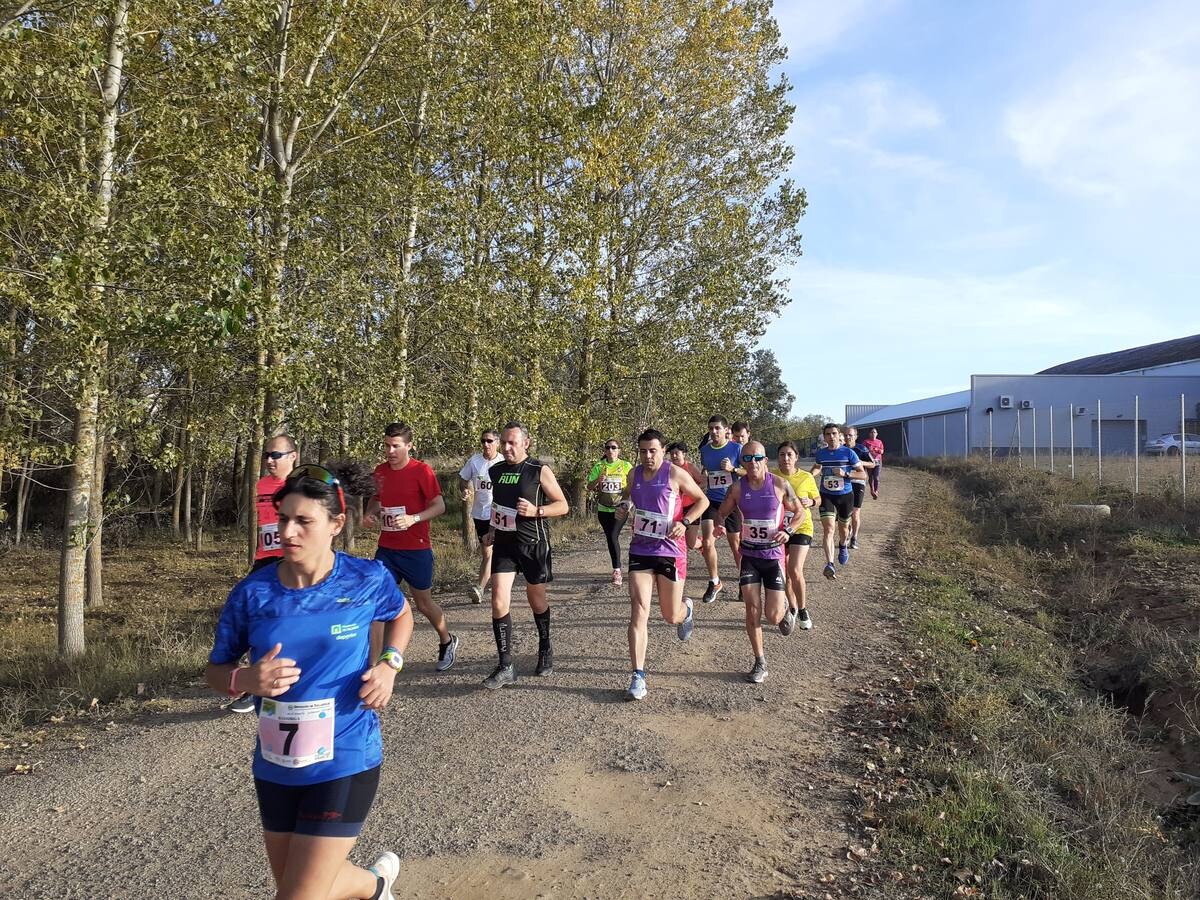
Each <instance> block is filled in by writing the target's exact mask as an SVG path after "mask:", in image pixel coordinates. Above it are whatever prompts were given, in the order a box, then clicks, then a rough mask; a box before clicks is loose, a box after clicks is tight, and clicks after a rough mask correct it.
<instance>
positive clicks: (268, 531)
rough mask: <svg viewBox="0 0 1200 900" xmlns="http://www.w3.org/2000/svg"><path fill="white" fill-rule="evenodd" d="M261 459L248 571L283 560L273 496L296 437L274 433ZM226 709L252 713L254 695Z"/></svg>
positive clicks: (288, 468)
mask: <svg viewBox="0 0 1200 900" xmlns="http://www.w3.org/2000/svg"><path fill="white" fill-rule="evenodd" d="M262 458H263V462H264V463H265V464H266V467H267V474H266V475H264V476H262V478H260V479H258V485H257V486H256V487H255V489H254V505H255V507H256V508H257V509H258V549H257V550H255V551H254V565H252V566H251V567H250V571H251V572H256V571H258V570H259V569H261V568H262V567H263V566H273V565H274V564H275V563H277V562H279V561H280V560H281V559H283V545H282V544H281V543H280V541H279V513H278V512H277V511H276V509H275V501H274V497H275V492H276V491H277V490H279V489H280V488H281V487H283V483H284V482H285V481H286V480H287V477H288V476H289V475H291V474H292V469H294V468H295V467H296V442H295V440H293V439H292V436H291V435H289V434H277V435H275V437H273V438H271V439H270V440H269V441H267V445H266V448H265V449H264V450H263V455H262ZM229 711H230V712H236V713H252V712H254V697H253V696H252V695H250V694H242V696H240V697H238V698H237V699H236V700H234V701H233V702H232V703H230V704H229Z"/></svg>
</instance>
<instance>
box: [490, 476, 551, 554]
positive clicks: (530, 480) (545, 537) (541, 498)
mask: <svg viewBox="0 0 1200 900" xmlns="http://www.w3.org/2000/svg"><path fill="white" fill-rule="evenodd" d="M488 473H489V474H490V475H491V477H492V506H493V508H494V507H496V506H497V505H499V506H501V507H505V508H508V509H516V508H517V501H518V500H520V499H521V498H524V499H526V500H528V501H529V502H530V503H532V504H533V505H534V506H544V505H545V503H546V495H545V492H544V491H543V490H542V463H541V461H540V460H536V459H534V458H533V457H526V458H525V459H524V460H523V461H522V462H519V463H508V462H498V463H496V464H495V465H494V466H492V467H491V468H490V469H488ZM549 540H550V526H549V524H548V523H547V521H546V520H545V519H539V518H537V517H536V516H534V517H528V516H517V529H516V531H501V530H500V529H496V541H497V543H501V544H505V543H513V542H516V543H520V544H538V543H542V542H546V541H549Z"/></svg>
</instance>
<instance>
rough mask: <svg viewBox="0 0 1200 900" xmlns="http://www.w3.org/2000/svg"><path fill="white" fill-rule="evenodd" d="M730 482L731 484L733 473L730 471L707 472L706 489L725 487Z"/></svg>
mask: <svg viewBox="0 0 1200 900" xmlns="http://www.w3.org/2000/svg"><path fill="white" fill-rule="evenodd" d="M732 484H733V473H732V472H724V471H722V472H709V473H708V489H709V490H710V491H712V490H718V489H720V488H727V487H729V486H730V485H732Z"/></svg>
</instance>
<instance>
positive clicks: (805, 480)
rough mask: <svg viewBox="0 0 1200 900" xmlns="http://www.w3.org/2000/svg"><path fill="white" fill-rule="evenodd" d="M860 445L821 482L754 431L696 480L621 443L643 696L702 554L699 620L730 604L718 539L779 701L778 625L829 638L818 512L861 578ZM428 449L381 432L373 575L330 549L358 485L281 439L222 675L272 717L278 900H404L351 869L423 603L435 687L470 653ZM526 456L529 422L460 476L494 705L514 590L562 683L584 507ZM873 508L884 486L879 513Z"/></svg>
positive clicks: (612, 514) (830, 433)
mask: <svg viewBox="0 0 1200 900" xmlns="http://www.w3.org/2000/svg"><path fill="white" fill-rule="evenodd" d="M844 438H845V440H843V432H842V430H841V429H840V428H839V427H838V426H836V425H828V426H826V428H825V429H824V432H823V440H824V444H825V445H824V446H823V447H822V448H821V449H820V450H818V451H817V453H816V461H815V463H814V465H813V467H812V469H811V471H805V470H801V469H798V468H797V465H798V462H799V453H798V451H797V448H796V447H795V445H794V444H793V443H792V442H791V441H784V442H783V443H782V444H780V445H779V447H778V448H777V450H776V464H777V468H776V469H775V471H771V469H770V466H769V459H768V455H767V452H766V449H765V448H764V446H763V445H762V443H760V442H758V441H755V440H752V439H751V437H750V432H749V428H748V427H747V426H745V425H744V423H734V426H733V427H732V428H730V427H729V426H728V424H727V423H726V420H725V419H724V418H723V417H721V416H713V417H712V419H711V420H710V422H709V428H708V433H707V434H706V435H705V439H704V440H703V441H702V444H701V446H700V448H699V451H698V455H699V460H700V465H699V466H697V465H694V464H693V463H692V462H691V460H690V459H689V452H690V451H689V448H688V447H687V446H686V445H684V444H683V443H678V442H676V443H671V442H668V441H667V440H666V439H665V438H664V436H663V435H662V434H661V433H660V432H659V431H657V430H655V429H652V428H651V429H647V430H645V431H643V432H642V433H641V434H639V435H638V437H637V464H636V465H635V464H633V463H630V462H628V461H625V460H623V459H622V458H621V455H620V454H621V444H620V442H619V441H618V440H615V439H613V440H609V441H607V442H606V443H605V446H604V456H603V458H602V459H601V460H599V461H598V462H597V463H596V465H595V466H594V467H593V468H592V470H591V472H590V473H589V476H588V487H589V489H590V490H592V491H594V492H595V493H596V495H597V510H598V516H599V519H600V524H601V527H602V530H603V532H604V535H605V540H606V543H607V546H608V550H609V553H610V561H611V563H612V581H613V583H614V584H621V583H622V581H623V576H622V572H623V568H622V566H621V562H620V543H619V535H620V531H621V529H622V528H623V527H625V525H626V524H628V525H629V527H630V529H631V532H632V537H631V539H630V542H629V549H628V565H627V567H626V569H625V570H624V571H627V577H628V590H629V597H630V620H629V628H628V644H629V660H630V665H631V669H632V673H631V676H630V683H629V686H628V688H626V691H625V693H626V696H627V697H628V698H629V699H632V700H641V699H643V698H644V697H645V696H646V695H647V685H646V646H647V634H648V627H649V611H650V604H651V601H652V599H653V597H654V596H655V595H657V598H658V603H659V610H660V613H661V615H662V617H663V619H664V620H665V621H666V622H668V623H670V624H672V625H674V626H675V628H676V634H677V637H678V638H679V640H681V641H686V640H688V639H689V638H690V637H691V635H692V632H693V630H694V628H695V624H696V617H695V609H694V604H693V601H692V600H691V599H689V598H687V597H685V596H684V581H685V579H686V575H687V560H688V553H689V551H690V550H693V549H699V550H700V551H701V552H702V554H703V557H704V560H705V564H706V566H707V569H708V575H709V580H708V585H707V589H706V590H705V593H704V595H703V598H702V602H704V603H711V602H713V601H714V600H716V599H717V598H718V595H719V593H720V591H721V589H722V581H721V578H720V574H719V561H718V554H717V542H718V541H719V540H720V539H721V538H722V537H725V538H726V540H727V541H728V542H729V546H730V549H731V551H732V553H733V556H734V559H735V562H736V565H737V568H738V573H739V574H738V581H739V593H740V597H741V599H742V601H743V602H744V605H745V625H746V631H747V635H748V637H749V641H750V647H751V651H752V654H753V664H752V667H751V669H750V671H749V673H748V676H747V677H748V679H749V680H750V681H752V682H754V683H761V682H762V681H764V680H765V679H766V678H767V675H768V670H767V660H766V655H765V652H764V648H763V631H762V620H763V618H764V616H765V618H766V620H767V622H768V623H769V624H770V625H771V626H773V627H777V628H778V629H779V631H780V632H781V633H782V634H783V635H785V636H786V635H789V634H791V633H792V631H793V629H794V628H795V627H796V625H797V623H798V624H799V625H800V627H802V628H811V627H812V619H811V617H810V615H809V612H808V609H807V604H806V599H807V598H806V585H805V579H804V573H803V568H804V561H805V557H806V555H807V552H808V547H809V546H810V545H811V543H812V540H813V521H812V516H811V514H810V510H812V509H813V508H817V509H818V511H819V515H820V518H821V521H822V526H823V528H824V550H825V557H826V566H825V570H824V571H825V575H826V577H829V578H836V570H837V567H836V566H835V565H834V560H835V558H836V559H837V562H838V564H839V565H843V566H844V565H846V564H847V563H848V562H849V552H850V550H852V549H855V547H856V546H857V538H858V535H859V529H860V527H861V513H860V510H861V506H862V496H863V495H864V492H865V490H866V487H865V486H864V485H865V484H866V482H867V480H868V478H869V476H868V472H870V471H872V470H873V471H875V472H876V474H877V473H878V465H879V463H880V462H881V459H882V451H883V448H882V444H878V441H877V436H876V435H874V434H872V435H871V436H870V438H869V439H868V441H864V442H862V443H861V444H860V443H859V442H858V441H857V439H856V435H855V434H854V432H853V430H852V429H849V430H847V431H846V432H845V434H844ZM871 440H875V443H876V444H877V445H878V446H877V447H875V446H871V445H870V443H869V441H871ZM412 445H413V435H412V431H411V429H410V428H409V427H408V426H407V425H406V424H404V423H402V422H397V423H393V424H391V425H389V426H387V428H386V429H385V430H384V436H383V442H382V450H383V453H384V456H385V460H384V461H383V462H382V463H380V464H379V465H378V466H377V467H376V469H375V470H374V472H373V477H372V479H371V481H372V492H371V494H372V495H371V496H370V499H369V501H368V504H367V508H366V512H365V514H364V517H363V521H364V524H366V525H368V526H372V525H378V527H379V529H380V534H379V541H378V546H377V548H376V551H375V559H374V560H373V561H369V560H364V559H360V558H357V557H354V556H351V555H349V554H346V553H341V552H335V551H334V549H333V541H334V539H335V538H336V537H337V536H338V535H339V534H340V533H341V532H342V530H343V529H344V528H345V525H346V516H347V511H346V510H347V508H346V493H347V489H348V488H349V487H352V486H353V487H354V488H355V489H359V486H358V485H357V484H355V481H356V479H355V475H354V473H353V472H351V471H348V470H343V471H336V470H333V469H330V468H327V467H324V466H320V465H315V464H306V465H302V464H299V463H298V460H297V447H296V443H295V441H294V440H293V439H292V438H291V437H289V436H287V435H280V436H277V437H274V438H272V439H271V440H270V441H269V442H268V443H267V445H266V448H265V452H264V454H263V455H264V463H265V467H266V470H267V471H266V474H265V475H264V476H263V477H262V478H261V479H260V481H259V484H258V491H257V504H256V505H257V511H258V528H259V546H258V552H257V554H256V560H255V563H254V566H253V568H252V570H251V572H250V573H249V574H248V575H247V576H246V577H245V578H244V579H242V580H241V581H240V582H239V583H238V584H237V586H236V587H234V589H233V591H232V592H231V593H230V595H229V598H228V599H227V600H226V603H225V605H224V607H223V609H222V612H221V616H220V619H219V622H218V625H217V629H216V637H215V639H214V644H213V650H212V653H211V654H210V657H209V665H208V667H207V670H206V677H207V681H208V683H209V685H210V686H211V687H212V688H213V689H214V690H216V691H218V692H219V693H223V694H227V695H228V696H230V697H231V698H233V703H232V704H231V707H230V708H232V709H235V710H238V711H246V712H250V711H254V712H257V714H258V715H257V719H258V739H257V741H256V745H255V752H254V763H253V773H254V778H255V787H256V792H257V796H258V805H259V813H260V818H261V821H262V827H263V832H264V841H265V844H266V848H267V854H268V858H269V860H270V865H271V870H272V873H273V876H274V879H275V882H276V886H277V897H281V898H282V897H328V898H371V900H379V898H392V893H391V888H392V884H393V883H394V880H395V878H396V877H397V875H398V873H399V860H398V858H397V857H396V856H395V854H392V853H383V854H382V855H381V856H380V857H379V858H378V859H377V860H376V861H375V862H374V864H373V865H372V866H371V867H370V868H367V869H363V868H360V867H358V866H355V865H353V864H352V863H350V862H349V854H350V851H351V850H352V848H353V846H354V843H355V841H356V839H357V836H358V834H359V832H360V830H361V828H362V825H363V822H364V821H365V818H366V815H367V812H368V810H369V809H370V807H371V803H372V802H373V799H374V796H375V791H376V788H377V786H378V782H379V768H380V765H381V763H382V740H381V736H380V729H379V719H378V715H377V711H378V710H380V709H382V708H383V707H384V706H385V705H386V704H387V702H388V700H389V699H390V697H391V694H392V689H393V684H394V681H395V677H396V673H398V672H399V671H401V670H402V668H403V666H404V653H405V651H406V650H407V649H408V645H409V642H410V640H411V637H412V633H413V616H412V611H411V607H410V605H409V601H410V600H411V601H412V603H413V604H415V605H416V607H417V609H418V610H419V611H420V613H421V614H422V616H424V618H425V619H426V620H427V621H428V622H429V623H430V625H431V626H433V628H434V630H435V631H436V632H437V634H438V651H437V659H436V662H435V669H436V670H437V671H446V670H448V669H450V668H452V667H453V666H454V665H455V662H456V660H457V657H458V652H459V648H460V640H459V637H458V635H457V634H455V633H453V632H452V631H451V630H450V626H449V623H448V621H447V617H446V614H445V611H444V610H443V609H442V607H441V606H440V605H439V604H438V603H437V602H435V601H434V599H433V595H432V587H433V565H434V559H433V550H432V547H431V545H430V536H429V523H430V521H431V520H432V519H434V518H437V517H438V516H440V515H443V514H444V513H445V511H446V504H445V500H444V498H443V497H442V493H441V489H440V486H439V484H438V480H437V477H436V474H435V473H434V472H433V470H432V469H431V468H430V467H429V465H428V464H426V463H424V462H422V461H421V460H418V459H416V458H414V457H413V456H412V453H411V451H412ZM529 448H530V435H529V432H528V430H527V429H526V428H525V426H523V425H522V424H520V423H517V422H510V423H508V424H507V425H505V426H504V427H503V428H502V429H500V430H498V431H497V430H492V429H489V430H487V431H485V432H484V433H483V434H482V435H481V437H480V449H479V451H478V452H477V453H475V454H474V455H473V456H472V457H471V458H470V459H469V460H467V462H466V463H465V464H464V466H463V467H462V469H461V470H460V472H459V479H460V485H461V488H462V498H463V501H464V502H470V503H471V517H472V519H473V521H474V528H475V531H476V534H477V535H478V536H479V538H480V543H481V547H482V558H481V563H480V569H479V573H478V580H477V581H476V583H474V584H473V585H472V586H471V588H470V595H471V599H472V600H473V601H474V602H477V603H481V602H482V601H483V597H484V594H485V591H487V590H488V589H489V588H490V602H491V614H492V615H491V619H492V633H493V638H494V641H495V645H496V655H497V661H496V666H495V668H494V670H493V671H492V672H491V674H490V675H488V676H487V678H485V679H484V680H483V685H484V686H485V687H486V688H489V689H500V688H503V687H504V686H506V685H510V684H512V683H514V682H515V681H516V680H517V668H516V665H515V662H514V658H513V621H512V614H511V602H512V591H513V586H514V584H515V580H516V576H517V575H518V574H520V575H521V577H522V579H523V580H524V582H525V592H526V599H527V602H528V603H529V606H530V608H531V610H532V612H533V617H534V621H535V623H536V628H537V633H538V653H537V662H536V665H535V667H534V675H535V676H536V677H545V676H548V675H551V674H552V673H553V671H554V654H553V646H552V643H551V630H550V603H549V599H548V597H547V585H548V584H549V583H550V582H551V581H552V580H553V567H552V552H551V546H550V533H549V524H548V523H549V520H550V519H553V518H556V517H560V516H563V515H566V514H567V513H568V512H569V505H568V502H567V499H566V497H565V496H564V493H563V491H562V489H561V487H560V486H559V484H558V481H557V479H556V477H555V475H554V472H553V470H552V469H551V467H550V466H548V465H546V464H544V463H542V462H541V461H539V460H537V459H534V458H532V457H530V456H529ZM814 475H815V476H818V477H819V482H818V480H817V478H814ZM877 491H878V482H877V480H876V481H873V483H872V485H871V493H872V496H878V493H877ZM835 541H836V548H835ZM835 549H836V554H837V555H836V557H835ZM402 586H406V587H407V593H405V592H402V590H401V587H402Z"/></svg>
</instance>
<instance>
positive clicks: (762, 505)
mask: <svg viewBox="0 0 1200 900" xmlns="http://www.w3.org/2000/svg"><path fill="white" fill-rule="evenodd" d="M738 509H739V510H741V513H742V520H743V522H742V553H744V554H745V555H746V556H754V557H757V558H758V559H783V552H784V551H783V547H782V546H781V545H776V544H774V543H773V541H774V538H775V533H776V532H777V531H778V530H779V522H780V520H781V518H782V516H781V513H782V512H783V504H782V503H780V502H779V498H778V497H777V496H775V477H774V476H773V475H772V474H771V473H770V472H768V473H767V475H766V477H765V478H763V484H762V487H760V488H759V489H758V490H754V489H753V488H752V487H750V479H749V478H745V477H743V478H742V479H741V496H740V497H739V498H738Z"/></svg>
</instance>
